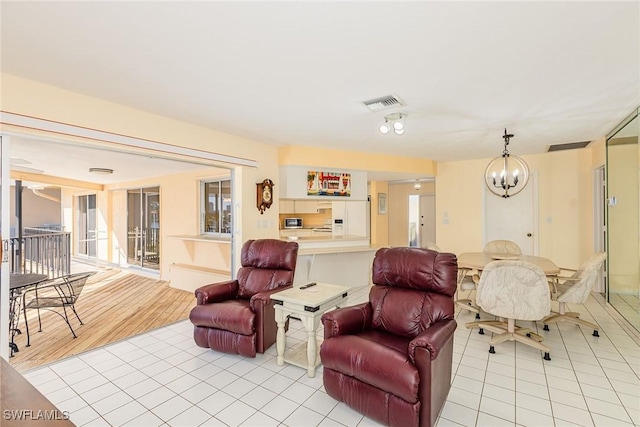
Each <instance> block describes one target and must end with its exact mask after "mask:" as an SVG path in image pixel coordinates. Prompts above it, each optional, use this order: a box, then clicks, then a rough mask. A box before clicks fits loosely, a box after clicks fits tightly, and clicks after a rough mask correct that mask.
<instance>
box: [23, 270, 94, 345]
mask: <svg viewBox="0 0 640 427" xmlns="http://www.w3.org/2000/svg"><path fill="white" fill-rule="evenodd" d="M95 273H96V272H95V271H89V272H83V273H74V274H68V275H65V276H62V277H58V278H56V279H52V280H48V281H46V282H42V283H40V284H38V285H36V286H34V287H33V288H30V289H27V290H26V291H25V292H24V293H23V295H22V308H23V312H24V324H25V327H26V330H27V347H29V346H30V345H31V343H30V336H29V322H28V319H27V310H28V309H36V310H38V326H39V329H38V332H42V320H41V319H40V309H43V310H49V311H52V312H54V313H56V314H57V315H58V316H60V317H62V318H63V319H64V321H65V322H67V325H68V326H69V329H70V330H71V334H72V335H73V337H74V338H76V333H75V332H74V331H73V328H72V327H71V322H69V316H68V315H67V307H69V308H71V310H73V313H74V314H75V315H76V317H77V318H78V321H79V322H80V324H81V325H83V324H84V323H82V320H81V319H80V316H78V312H76V308H75V304H76V301H77V300H78V298H79V297H80V294H81V293H82V289H83V288H84V285H85V284H86V282H87V279H88V278H89V277H91V276H92V275H94V274H95ZM57 308H62V313H61V312H59V311H56V309H57Z"/></svg>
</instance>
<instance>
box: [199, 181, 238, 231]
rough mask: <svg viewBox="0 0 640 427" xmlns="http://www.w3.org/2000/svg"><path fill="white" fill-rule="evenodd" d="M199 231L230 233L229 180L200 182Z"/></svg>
mask: <svg viewBox="0 0 640 427" xmlns="http://www.w3.org/2000/svg"><path fill="white" fill-rule="evenodd" d="M201 194H202V196H203V204H202V213H201V215H202V224H201V231H202V232H203V233H205V234H231V180H228V179H227V180H218V181H206V182H202V191H201Z"/></svg>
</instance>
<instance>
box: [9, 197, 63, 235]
mask: <svg viewBox="0 0 640 427" xmlns="http://www.w3.org/2000/svg"><path fill="white" fill-rule="evenodd" d="M40 192H41V193H44V194H46V195H48V196H51V197H54V198H58V199H59V198H60V190H58V189H44V190H40ZM15 194H16V188H15V186H13V185H12V186H11V192H10V195H9V197H10V200H11V211H10V214H9V215H10V222H11V229H12V230H15V235H16V236H17V235H18V234H17V233H18V230H17V222H18V220H17V217H16V206H15V202H14V201H15V197H16V196H15ZM61 223H62V220H61V212H60V204H59V203H56V202H54V201H52V200H49V199H45V198H42V197H40V196H37V195H35V194H33V191H31V190H30V189H28V188H26V187H24V186H23V187H22V227H23V228H24V227H38V226H41V225H43V224H61Z"/></svg>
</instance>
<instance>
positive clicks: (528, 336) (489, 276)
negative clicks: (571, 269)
mask: <svg viewBox="0 0 640 427" xmlns="http://www.w3.org/2000/svg"><path fill="white" fill-rule="evenodd" d="M476 302H477V303H478V305H479V306H480V307H481V308H482V310H483V311H484V312H486V313H489V314H493V315H494V316H497V317H499V318H500V319H506V322H505V321H502V320H494V321H490V320H488V321H480V322H470V323H467V324H466V326H467V328H473V327H478V328H480V333H481V334H483V333H484V329H487V330H489V331H491V332H495V333H497V334H498V335H494V336H493V338H491V341H490V343H489V344H490V347H489V353H495V348H494V346H495V345H496V344H500V343H502V342H504V341H518V342H521V343H523V344H526V345H529V346H531V347H534V348H537V349H538V350H541V351H544V359H545V360H551V357H550V356H549V353H550V350H549V347H547V346H546V345H544V344H542V343H541V341H542V339H543V338H542V337H541V336H540V335H538V334H536V333H534V332H533V330H531V329H529V328H523V327H519V326H516V320H526V321H536V320H541V319H542V318H544V317H545V316H547V315H548V314H549V312H550V311H551V299H550V291H549V285H548V281H547V277H546V276H545V274H544V272H543V271H542V269H541V268H540V267H538V266H536V265H533V264H531V263H528V262H524V261H517V260H500V261H493V262H490V263H489V264H487V265H486V267H485V268H484V270H483V271H482V276H480V282H479V283H478V290H477V292H476Z"/></svg>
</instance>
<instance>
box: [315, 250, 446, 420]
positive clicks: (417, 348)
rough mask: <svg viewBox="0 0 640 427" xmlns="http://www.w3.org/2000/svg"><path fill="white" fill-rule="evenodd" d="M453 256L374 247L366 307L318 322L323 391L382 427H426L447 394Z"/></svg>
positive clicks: (338, 312)
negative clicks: (320, 326) (321, 326)
mask: <svg viewBox="0 0 640 427" xmlns="http://www.w3.org/2000/svg"><path fill="white" fill-rule="evenodd" d="M457 274H458V263H457V258H456V256H455V255H454V254H449V253H441V252H436V251H431V250H428V249H421V248H382V249H379V250H378V251H377V252H376V256H375V258H374V260H373V284H374V286H373V287H372V288H371V291H370V292H369V302H367V303H363V304H359V305H355V306H349V307H344V308H339V309H336V310H333V311H330V312H327V313H325V314H324V315H323V316H322V323H323V324H324V342H323V343H322V345H321V347H320V357H321V360H322V364H323V381H324V388H325V390H326V391H327V393H329V395H330V396H332V397H333V398H335V399H337V400H340V401H342V402H344V403H346V404H347V405H348V406H350V407H351V408H353V409H355V410H356V411H358V412H360V413H363V414H365V415H366V416H367V417H369V418H372V419H374V420H376V421H378V422H380V423H383V424H386V425H390V426H401V427H410V426H432V425H434V424H435V421H436V419H437V417H438V414H439V412H440V409H441V408H442V406H443V405H444V402H445V400H446V398H447V394H448V393H449V388H450V384H451V362H452V356H453V332H454V331H455V329H456V326H457V324H456V321H455V320H454V302H453V295H454V293H455V291H456V277H457Z"/></svg>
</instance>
